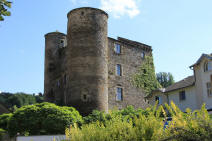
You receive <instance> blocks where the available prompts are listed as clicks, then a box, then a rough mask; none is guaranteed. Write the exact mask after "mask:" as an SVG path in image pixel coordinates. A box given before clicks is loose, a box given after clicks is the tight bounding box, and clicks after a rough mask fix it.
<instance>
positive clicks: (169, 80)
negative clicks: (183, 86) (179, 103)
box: [156, 72, 174, 88]
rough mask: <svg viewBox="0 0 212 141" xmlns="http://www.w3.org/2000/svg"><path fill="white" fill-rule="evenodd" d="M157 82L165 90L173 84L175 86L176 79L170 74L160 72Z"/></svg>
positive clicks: (157, 75)
mask: <svg viewBox="0 0 212 141" xmlns="http://www.w3.org/2000/svg"><path fill="white" fill-rule="evenodd" d="M156 77H157V80H158V82H159V83H160V85H161V86H162V87H163V88H166V87H168V86H170V85H172V84H174V77H173V75H172V74H171V73H170V72H169V73H166V72H159V73H157V74H156Z"/></svg>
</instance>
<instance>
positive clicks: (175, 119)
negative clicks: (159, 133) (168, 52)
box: [163, 102, 212, 141]
mask: <svg viewBox="0 0 212 141" xmlns="http://www.w3.org/2000/svg"><path fill="white" fill-rule="evenodd" d="M166 107H168V108H167V109H169V112H170V113H171V115H172V121H171V122H170V124H169V125H168V126H169V127H168V128H167V129H166V131H165V133H164V135H163V136H164V139H163V140H164V141H169V140H170V141H172V140H177V141H184V140H186V141H201V140H203V141H211V139H212V120H211V119H210V116H209V114H208V112H207V110H206V108H205V105H203V106H202V108H201V109H200V110H196V111H193V112H192V111H191V110H190V109H186V114H185V113H183V112H182V111H181V110H180V109H179V108H178V107H177V106H176V105H175V104H174V103H173V102H172V103H171V108H170V106H168V105H167V104H166Z"/></svg>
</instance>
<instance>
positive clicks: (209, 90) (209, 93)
mask: <svg viewBox="0 0 212 141" xmlns="http://www.w3.org/2000/svg"><path fill="white" fill-rule="evenodd" d="M211 85H212V84H211V82H208V83H206V87H207V94H208V96H212V87H211Z"/></svg>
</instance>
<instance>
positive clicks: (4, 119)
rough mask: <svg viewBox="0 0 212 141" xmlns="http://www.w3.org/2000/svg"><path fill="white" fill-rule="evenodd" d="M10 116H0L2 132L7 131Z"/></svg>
mask: <svg viewBox="0 0 212 141" xmlns="http://www.w3.org/2000/svg"><path fill="white" fill-rule="evenodd" d="M11 116H12V114H11V113H10V114H2V115H0V128H2V129H4V130H8V129H7V128H8V127H7V125H8V122H9V119H10V117H11Z"/></svg>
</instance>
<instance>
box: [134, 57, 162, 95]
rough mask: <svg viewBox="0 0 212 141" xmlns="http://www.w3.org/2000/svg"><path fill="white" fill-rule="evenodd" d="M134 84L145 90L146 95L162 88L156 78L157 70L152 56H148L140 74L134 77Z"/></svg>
mask: <svg viewBox="0 0 212 141" xmlns="http://www.w3.org/2000/svg"><path fill="white" fill-rule="evenodd" d="M132 82H133V84H134V85H135V86H136V87H138V88H141V89H142V90H144V92H145V93H146V95H149V94H150V93H151V91H153V90H155V89H158V88H160V87H161V85H160V84H159V82H158V81H157V79H156V76H155V68H154V63H153V57H152V56H146V57H145V60H144V62H143V63H142V65H141V66H140V68H139V71H138V73H136V74H135V75H134V76H133V79H132Z"/></svg>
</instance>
